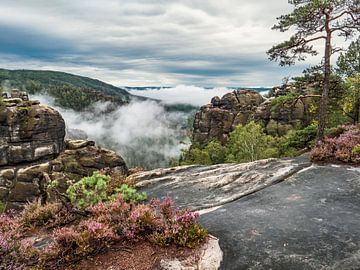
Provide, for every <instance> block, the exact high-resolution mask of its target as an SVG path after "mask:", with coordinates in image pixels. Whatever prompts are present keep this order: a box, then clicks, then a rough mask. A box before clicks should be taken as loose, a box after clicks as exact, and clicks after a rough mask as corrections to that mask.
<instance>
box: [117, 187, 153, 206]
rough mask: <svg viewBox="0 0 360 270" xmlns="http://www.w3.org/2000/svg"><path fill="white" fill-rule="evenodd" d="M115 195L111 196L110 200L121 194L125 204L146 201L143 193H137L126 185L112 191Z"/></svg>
mask: <svg viewBox="0 0 360 270" xmlns="http://www.w3.org/2000/svg"><path fill="white" fill-rule="evenodd" d="M114 191H115V194H113V195H112V196H111V198H112V199H115V198H116V197H117V196H118V194H122V196H123V199H124V200H125V201H126V202H131V201H132V202H142V201H145V200H146V199H147V195H146V193H145V192H141V193H138V192H137V191H136V189H134V188H132V187H130V186H128V185H127V184H122V185H121V186H120V187H119V188H115V189H114Z"/></svg>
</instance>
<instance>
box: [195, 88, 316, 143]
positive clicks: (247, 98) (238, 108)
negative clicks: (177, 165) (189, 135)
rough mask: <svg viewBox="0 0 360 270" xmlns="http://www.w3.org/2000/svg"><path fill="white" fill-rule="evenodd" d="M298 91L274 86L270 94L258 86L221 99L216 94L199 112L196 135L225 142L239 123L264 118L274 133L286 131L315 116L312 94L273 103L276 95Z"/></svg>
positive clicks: (202, 139)
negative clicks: (262, 92)
mask: <svg viewBox="0 0 360 270" xmlns="http://www.w3.org/2000/svg"><path fill="white" fill-rule="evenodd" d="M294 91H296V89H294V88H293V87H290V86H289V87H277V88H274V89H273V90H272V91H271V92H270V95H269V96H270V97H269V98H265V97H263V96H262V95H261V94H260V93H258V92H257V91H254V90H236V91H233V92H231V93H228V94H226V95H224V96H223V97H222V98H221V99H220V98H219V97H214V98H213V99H212V100H211V104H208V105H205V106H202V107H201V108H200V110H199V111H198V112H197V113H196V115H195V120H194V124H193V139H194V141H195V142H197V143H199V144H200V145H204V144H206V143H207V142H209V141H211V140H218V141H220V142H222V143H225V142H226V141H227V140H228V137H229V133H230V132H232V131H233V130H234V129H235V127H236V126H237V125H245V124H247V123H249V122H250V121H252V120H253V121H256V122H261V123H262V124H263V125H264V127H265V129H266V131H267V132H268V133H269V134H273V135H284V134H286V132H287V131H288V130H289V129H291V128H293V127H298V126H304V125H308V124H309V123H310V120H311V117H312V116H311V115H310V112H309V108H310V104H311V98H301V99H298V100H297V101H296V102H294V103H292V102H288V103H286V104H277V105H274V104H273V100H274V99H275V98H277V97H280V96H284V95H287V94H289V93H294ZM297 93H298V94H301V93H300V92H297Z"/></svg>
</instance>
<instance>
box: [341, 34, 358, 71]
mask: <svg viewBox="0 0 360 270" xmlns="http://www.w3.org/2000/svg"><path fill="white" fill-rule="evenodd" d="M336 64H337V66H338V68H337V70H336V71H337V72H338V73H339V74H340V75H342V76H346V77H353V76H355V75H356V74H358V73H360V38H358V39H357V40H356V41H353V42H351V44H350V46H349V48H348V50H347V52H346V53H341V54H340V56H339V58H338V60H337V63H336Z"/></svg>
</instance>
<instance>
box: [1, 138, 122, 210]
mask: <svg viewBox="0 0 360 270" xmlns="http://www.w3.org/2000/svg"><path fill="white" fill-rule="evenodd" d="M103 168H110V169H112V170H116V171H118V172H119V173H120V174H124V175H126V174H127V167H126V164H125V161H124V160H123V159H122V158H121V157H120V156H119V155H117V154H116V153H115V152H113V151H110V150H107V149H102V148H100V147H97V146H95V143H94V142H93V141H79V140H78V141H66V149H65V150H64V151H63V152H62V153H60V155H59V156H58V157H57V158H55V159H51V160H48V161H44V162H37V163H32V164H25V165H24V164H22V165H17V166H7V167H0V201H2V202H4V203H5V204H6V208H7V209H20V208H22V207H23V206H24V204H26V203H27V202H29V201H32V200H35V199H42V200H47V199H51V196H50V197H48V195H49V194H47V192H46V191H45V185H46V181H47V180H46V178H45V177H44V174H47V175H48V176H49V177H50V179H51V180H57V181H58V182H59V189H60V190H61V191H65V189H66V188H67V181H68V180H75V181H76V180H80V179H81V178H82V177H84V176H88V175H91V174H92V173H93V172H94V171H96V170H100V169H103ZM50 195H51V194H50Z"/></svg>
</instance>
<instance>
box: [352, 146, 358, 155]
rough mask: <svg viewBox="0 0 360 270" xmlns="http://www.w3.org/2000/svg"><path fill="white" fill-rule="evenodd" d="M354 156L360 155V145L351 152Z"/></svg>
mask: <svg viewBox="0 0 360 270" xmlns="http://www.w3.org/2000/svg"><path fill="white" fill-rule="evenodd" d="M351 152H352V153H353V154H354V155H359V154H360V144H358V145H357V146H355V147H354V148H353V149H352V151H351Z"/></svg>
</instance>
